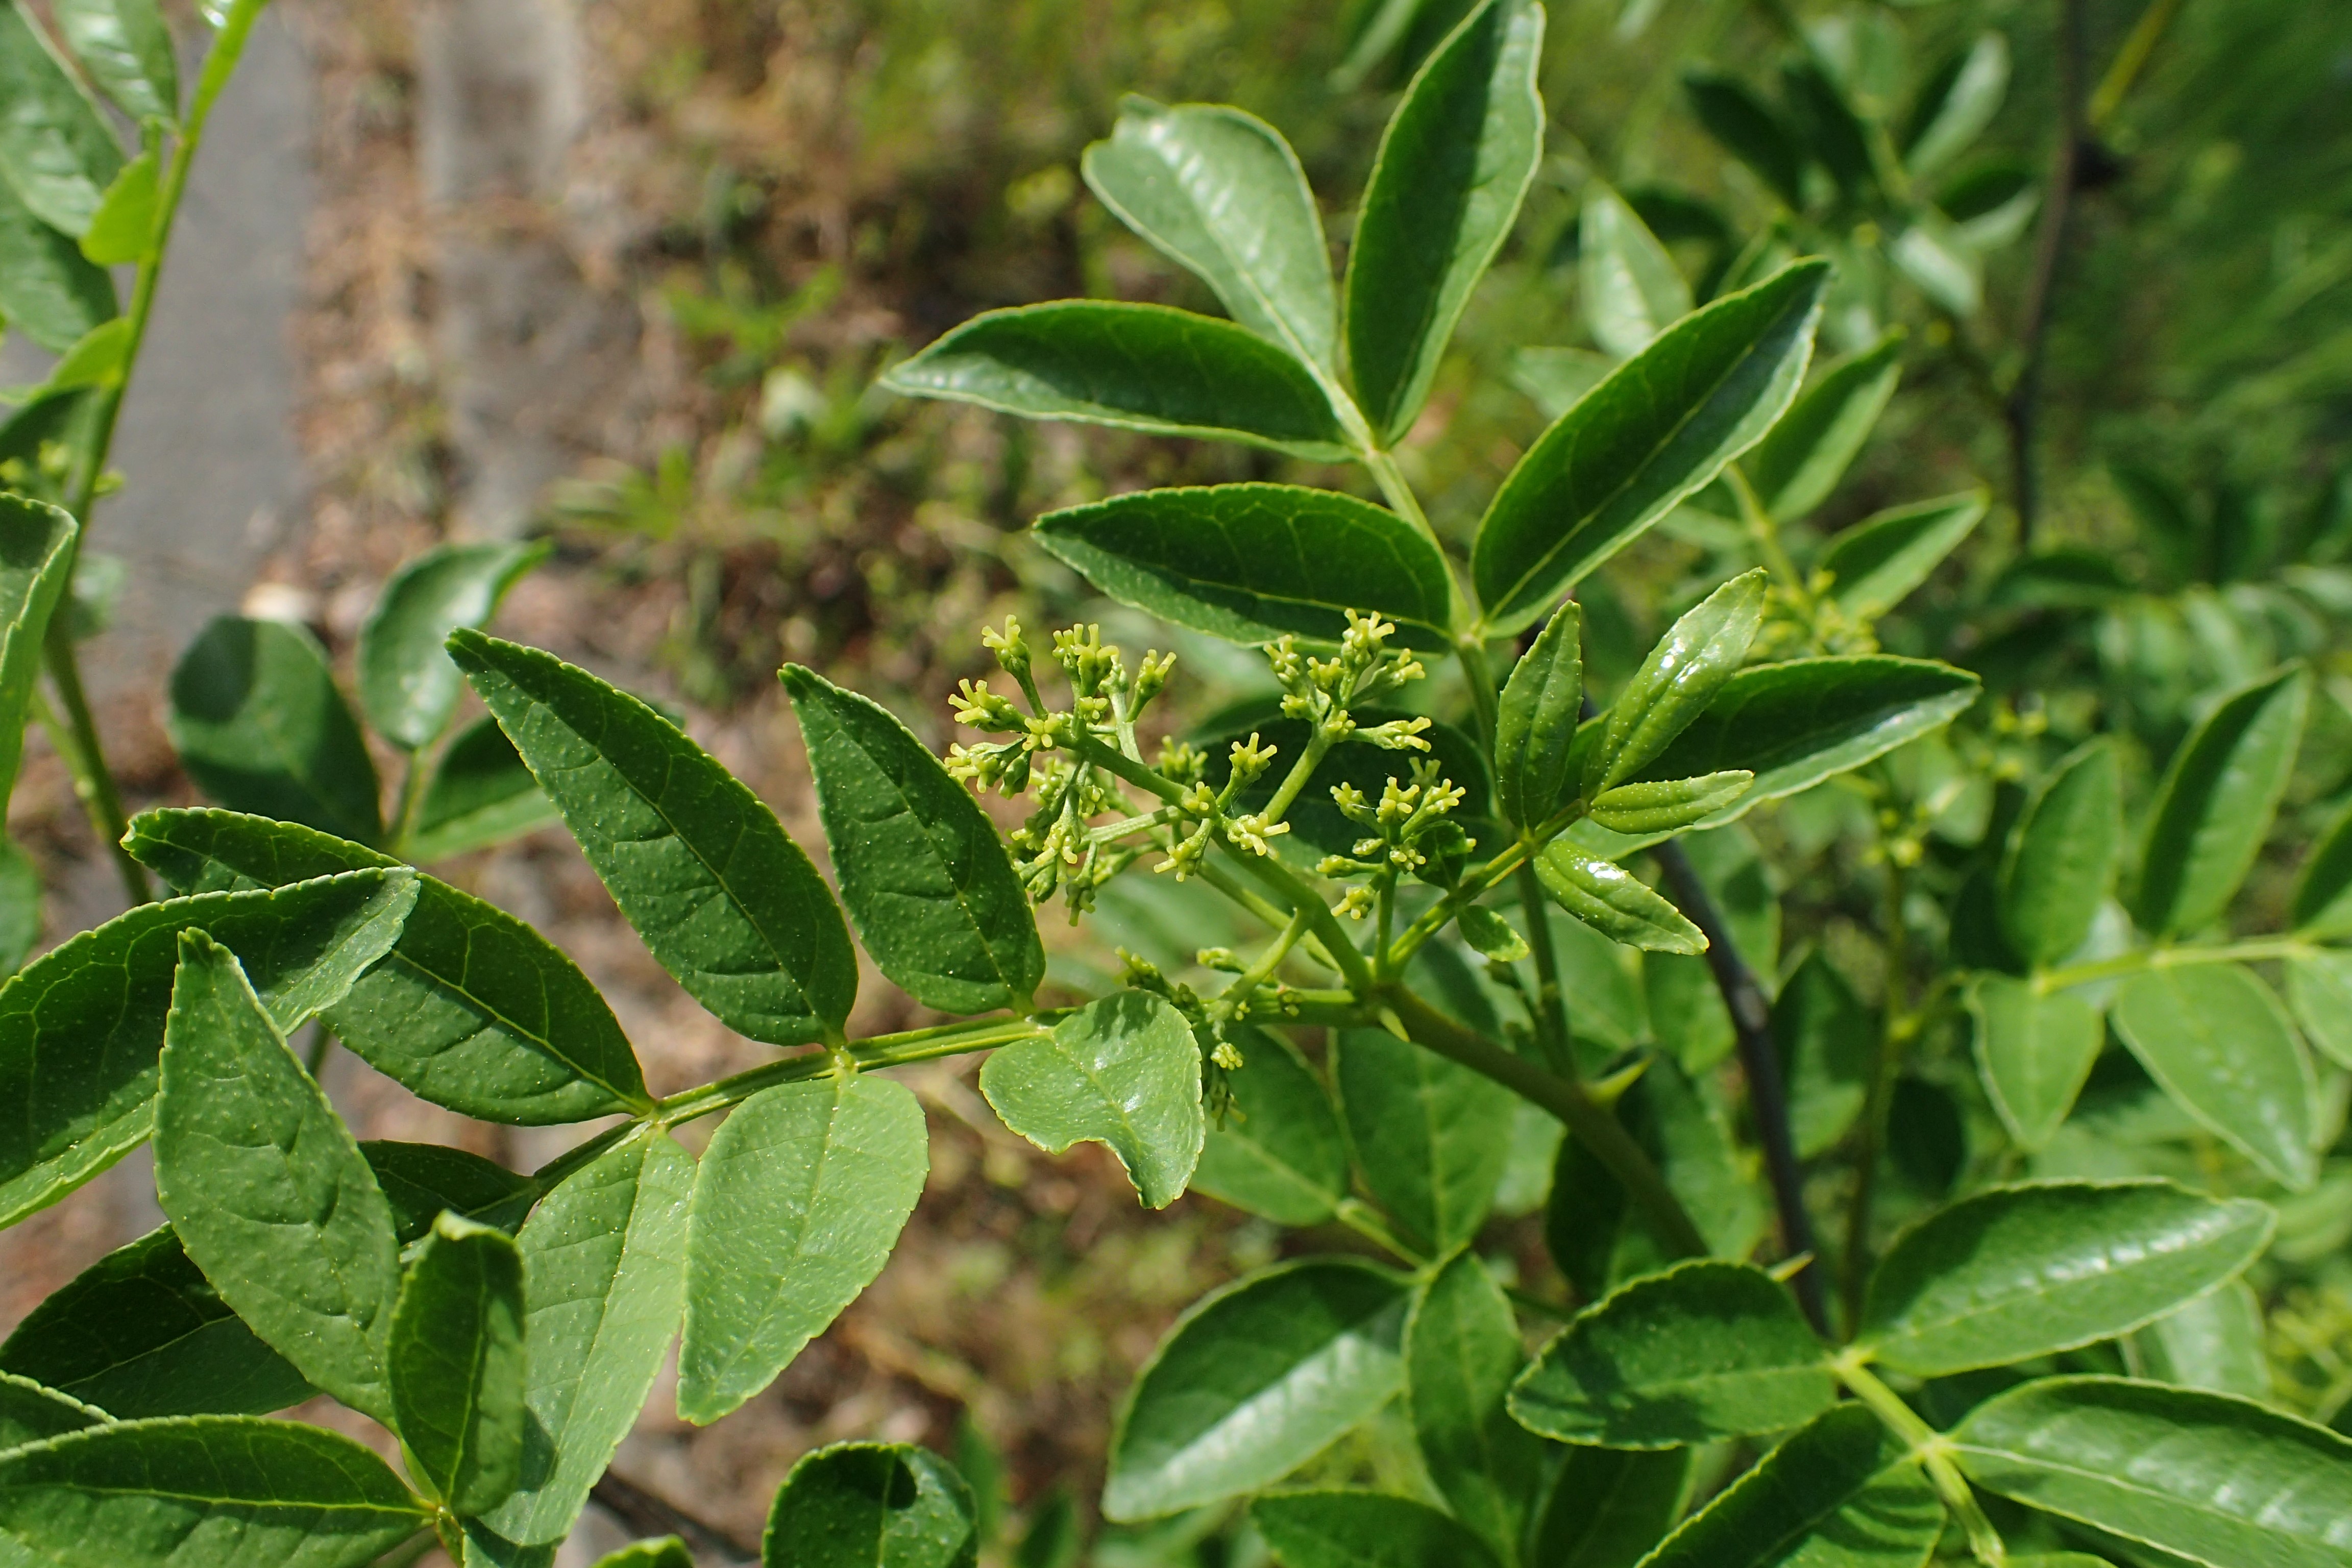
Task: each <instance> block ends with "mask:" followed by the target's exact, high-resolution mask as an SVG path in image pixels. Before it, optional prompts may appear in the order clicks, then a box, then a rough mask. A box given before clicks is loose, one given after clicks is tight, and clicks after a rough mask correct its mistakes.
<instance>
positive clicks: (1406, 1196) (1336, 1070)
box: [1332, 1029, 1513, 1256]
mask: <svg viewBox="0 0 2352 1568" xmlns="http://www.w3.org/2000/svg"><path fill="white" fill-rule="evenodd" d="M1337 1038H1338V1046H1337V1049H1336V1052H1335V1056H1334V1066H1333V1068H1332V1078H1333V1080H1334V1082H1335V1083H1336V1084H1337V1085H1338V1088H1339V1106H1340V1110H1341V1114H1342V1118H1343V1120H1344V1121H1345V1123H1346V1125H1347V1129H1348V1138H1349V1143H1350V1144H1351V1145H1352V1146H1353V1148H1354V1150H1355V1155H1356V1165H1357V1168H1358V1169H1359V1170H1360V1171H1361V1172H1362V1173H1363V1176H1364V1184H1365V1186H1366V1187H1367V1188H1369V1189H1370V1192H1371V1194H1372V1196H1373V1197H1375V1198H1377V1199H1378V1200H1379V1201H1380V1204H1381V1207H1382V1208H1384V1209H1386V1210H1388V1212H1389V1213H1390V1215H1392V1216H1393V1217H1394V1218H1395V1220H1396V1222H1397V1224H1398V1225H1399V1226H1401V1227H1402V1230H1403V1231H1404V1233H1405V1235H1406V1236H1407V1237H1410V1238H1412V1240H1413V1241H1414V1242H1415V1243H1416V1244H1418V1245H1420V1246H1422V1247H1425V1248H1427V1249H1428V1250H1429V1252H1430V1253H1431V1254H1432V1255H1433V1256H1442V1255H1443V1254H1444V1253H1446V1252H1449V1251H1451V1250H1453V1249H1454V1247H1460V1246H1461V1245H1463V1244H1464V1243H1465V1242H1466V1241H1468V1240H1469V1239H1470V1238H1471V1237H1474V1236H1475V1235H1477V1233H1478V1227H1479V1226H1481V1225H1483V1224H1484V1223H1486V1214H1487V1211H1488V1210H1489V1209H1490V1208H1492V1207H1493V1205H1494V1202H1495V1188H1496V1184H1497V1183H1499V1182H1500V1181H1501V1180H1502V1179H1503V1164H1504V1161H1505V1159H1506V1158H1507V1156H1508V1154H1509V1152H1510V1148H1509V1141H1510V1125H1511V1114H1512V1103H1513V1096H1512V1094H1511V1092H1510V1091H1509V1090H1508V1089H1504V1088H1502V1087H1501V1086H1500V1085H1498V1084H1496V1083H1495V1082H1494V1081H1493V1080H1492V1079H1486V1078H1481V1077H1480V1076H1479V1075H1478V1074H1476V1073H1474V1072H1472V1071H1471V1070H1470V1069H1469V1068H1465V1067H1463V1066H1462V1065H1460V1064H1459V1063H1457V1062H1453V1061H1449V1060H1447V1059H1446V1058H1444V1057H1441V1056H1439V1055H1438V1054H1437V1053H1436V1052H1434V1051H1430V1050H1424V1049H1423V1048H1422V1047H1419V1046H1415V1045H1412V1044H1409V1043H1408V1042H1406V1041H1403V1040H1400V1039H1398V1038H1397V1037H1395V1036H1394V1035H1391V1034H1389V1033H1387V1032H1386V1031H1385V1030H1380V1029H1349V1030H1345V1031H1343V1032H1341V1033H1340V1034H1339V1036H1338V1037H1337Z"/></svg>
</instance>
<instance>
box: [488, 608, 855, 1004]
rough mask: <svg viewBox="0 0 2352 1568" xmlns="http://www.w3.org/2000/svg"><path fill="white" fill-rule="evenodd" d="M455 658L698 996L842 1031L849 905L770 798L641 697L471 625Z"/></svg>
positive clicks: (850, 984)
mask: <svg viewBox="0 0 2352 1568" xmlns="http://www.w3.org/2000/svg"><path fill="white" fill-rule="evenodd" d="M449 652H450V656H451V657H452V658H455V659H456V660H457V665H458V668H461V669H463V670H464V671H465V672H466V674H467V679H470V680H471V681H472V682H473V683H474V689H476V690H477V691H479V692H480V693H481V694H482V700H483V701H485V702H487V703H488V705H489V709H490V711H491V712H492V713H494V714H496V715H497V716H498V720H499V724H500V726H501V727H503V728H504V729H505V731H506V732H507V734H508V736H509V738H511V739H512V740H513V742H514V743H515V750H517V751H518V752H521V753H522V758H523V761H524V762H526V763H530V771H531V773H532V775H533V776H534V777H536V778H537V779H538V780H539V783H540V787H541V789H544V790H546V791H547V794H548V797H549V798H550V799H551V800H553V801H554V802H555V804H556V806H557V808H558V809H559V810H561V811H562V813H563V820H564V822H565V823H566V825H568V826H570V827H571V829H572V837H575V838H577V839H578V840H579V841H580V847H581V848H582V849H583V850H584V851H585V852H586V854H587V856H588V863H589V864H590V865H591V866H593V867H594V868H595V869H596V874H597V875H598V876H599V877H601V878H603V879H604V886H605V888H606V889H608V890H609V891H610V892H611V893H612V895H613V901H614V903H616V904H618V905H620V907H621V912H622V913H623V914H624V915H625V916H627V917H628V921H629V923H630V924H631V925H633V926H635V927H636V928H637V934H638V935H640V936H642V937H643V938H644V939H645V942H646V947H647V948H649V949H650V950H652V952H653V955H654V957H655V958H656V959H658V960H659V961H660V962H661V965H662V967H663V968H665V969H667V970H668V971H669V972H670V973H672V974H673V975H675V976H677V982H678V984H680V985H682V986H684V987H685V988H686V991H687V994H688V995H690V996H692V997H693V998H694V999H695V1000H696V1001H698V1002H699V1003H701V1004H702V1005H704V1006H705V1007H707V1008H709V1010H710V1011H711V1013H712V1014H714V1015H715V1016H717V1017H718V1019H719V1022H720V1023H722V1024H725V1025H726V1026H728V1027H730V1028H731V1029H733V1030H735V1031H736V1032H737V1033H739V1034H743V1035H748V1036H750V1037H751V1038H753V1039H755V1040H766V1041H768V1042H770V1043H771V1044H774V1045H780V1046H795V1045H804V1044H808V1043H811V1042H813V1041H818V1040H827V1039H838V1038H839V1037H840V1036H841V1026H842V1023H843V1021H844V1020H845V1019H846V1018H847V1017H848V1016H849V1005H850V1003H851V1002H852V1001H853V1000H854V999H855V998H856V994H857V959H856V954H855V953H854V952H852V950H851V948H850V945H849V931H848V928H847V927H846V926H845V925H844V924H843V923H842V920H841V907H840V906H839V905H838V904H836V903H835V902H834V899H833V894H832V892H831V891H830V890H829V889H827V888H826V887H825V885H824V879H823V878H821V877H819V876H818V875H817V872H816V868H815V867H814V866H812V865H811V864H809V858H808V857H807V856H806V855H803V853H801V849H800V847H799V846H798V845H796V844H794V843H793V841H792V839H791V838H790V837H787V836H786V835H785V833H784V830H783V828H782V826H780V825H779V824H778V823H777V821H776V818H775V815H774V813H772V812H771V811H770V810H769V809H768V808H767V806H766V805H763V804H762V803H761V800H760V797H759V796H757V795H753V794H752V793H751V791H750V790H749V789H747V788H745V787H744V786H743V784H741V783H740V782H739V781H738V780H737V779H736V778H735V777H734V776H733V775H732V774H730V773H728V772H727V770H726V769H725V768H723V767H721V766H719V763H717V762H715V761H713V760H712V758H711V756H710V754H709V752H705V751H704V750H703V749H702V748H701V747H699V746H698V745H696V744H695V743H694V742H692V741H690V740H688V739H687V737H686V736H685V734H684V733H683V732H681V731H679V730H678V728H677V726H676V725H675V724H672V723H671V722H670V721H668V720H667V719H664V718H663V717H662V716H661V715H660V714H658V713H656V712H655V711H654V710H652V709H651V708H649V707H647V706H646V704H644V703H643V702H640V701H638V700H636V699H635V698H634V697H630V696H628V695H626V694H625V693H623V692H620V691H616V690H614V689H613V688H612V687H610V686H607V685H606V684H605V683H604V682H603V681H601V680H599V679H596V678H595V677H594V676H593V675H590V674H589V673H588V672H587V671H586V670H583V669H577V668H573V667H572V666H571V665H568V664H565V663H563V662H562V660H560V659H558V658H555V657H554V656H553V655H551V654H545V653H541V652H539V651H537V650H536V649H533V648H526V647H517V646H516V645H515V644H513V643H509V642H500V641H499V639H498V638H496V637H486V636H484V635H483V634H482V633H480V632H477V631H468V630H464V629H460V630H458V631H456V632H453V633H451V634H450V637H449Z"/></svg>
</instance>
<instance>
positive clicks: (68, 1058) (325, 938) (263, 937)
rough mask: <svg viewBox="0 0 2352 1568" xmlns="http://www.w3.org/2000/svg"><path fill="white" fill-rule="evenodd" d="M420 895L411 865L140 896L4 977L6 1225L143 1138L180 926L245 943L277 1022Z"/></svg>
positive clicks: (0, 1192)
mask: <svg viewBox="0 0 2352 1568" xmlns="http://www.w3.org/2000/svg"><path fill="white" fill-rule="evenodd" d="M415 898H416V878H415V873H413V872H409V871H362V872H356V873H352V874H350V875H347V876H341V877H335V878H331V879H319V880H316V881H310V882H305V883H303V884H301V885H299V886H298V887H292V888H286V889H279V890H278V891H274V892H249V893H214V894H207V895H205V896H204V897H202V898H194V899H173V900H170V901H169V902H167V903H160V904H143V905H142V906H140V907H139V908H137V909H135V910H131V911H129V912H128V913H126V914H121V915H118V916H116V917H115V918H114V919H113V920H110V921H107V922H106V923H105V924H104V925H101V926H99V927H97V928H96V929H95V930H92V931H83V932H82V933H81V934H80V935H79V936H76V937H72V938H70V939H68V941H66V942H61V943H59V944H58V946H57V947H55V948H52V949H51V950H50V951H49V952H46V953H43V954H42V955H41V956H40V957H39V958H37V959H35V960H34V961H33V962H32V963H29V964H26V966H25V968H24V969H23V970H22V971H21V972H19V973H17V975H16V977H15V978H14V979H12V980H10V981H9V982H8V983H7V984H5V985H0V1104H6V1105H10V1106H14V1107H16V1108H17V1110H16V1113H15V1114H14V1115H12V1116H10V1117H9V1118H8V1119H7V1120H6V1121H5V1122H0V1226H9V1225H14V1224H16V1222H17V1221H18V1220H20V1219H22V1218H24V1217H25V1216H26V1215H28V1214H31V1213H32V1212H34V1211H35V1210H36V1209H40V1208H45V1207H47V1205H50V1204H53V1203H55V1202H57V1201H58V1199H59V1198H61V1197H63V1196H65V1195H66V1194H68V1193H69V1192H72V1191H73V1190H74V1189H75V1188H76V1187H79V1186H80V1185H81V1184H83V1183H84V1182H87V1181H89V1179H90V1178H91V1177H93V1176H95V1175H97V1174H98V1173H100V1172H101V1171H103V1170H105V1169H106V1168H107V1167H108V1166H110V1165H111V1164H113V1163H114V1162H115V1161H117V1160H119V1159H121V1157H122V1156H123V1155H124V1154H126V1153H128V1152H131V1150H133V1149H135V1148H137V1147H138V1146H139V1145H140V1144H142V1143H143V1142H146V1141H147V1135H148V1133H149V1131H152V1128H153V1126H154V1095H155V1071H156V1066H155V1064H156V1059H157V1058H158V1057H159V1056H161V1055H162V1053H163V1020H164V1016H165V1014H166V1013H168V1012H169V1011H170V1009H171V1005H172V982H173V973H174V972H175V970H176V968H177V965H178V963H179V947H178V933H180V932H181V931H191V930H203V931H210V932H211V933H212V934H213V937H214V939H215V940H216V941H218V942H221V943H223V944H224V945H226V946H227V947H229V948H230V949H231V950H232V951H233V952H237V953H239V954H241V955H242V957H243V960H244V962H245V964H246V975H247V979H249V980H251V981H252V982H253V984H254V987H255V989H257V991H259V992H260V993H261V994H262V997H263V1000H264V1002H265V1005H267V1006H268V1009H269V1013H270V1017H271V1020H272V1021H273V1022H274V1023H276V1025H277V1026H278V1028H279V1029H280V1030H281V1031H283V1030H286V1029H290V1028H293V1027H294V1026H297V1025H299V1024H301V1023H303V1022H304V1021H305V1020H307V1019H309V1018H310V1017H311V1016H313V1015H315V1014H316V1013H318V1012H319V1011H320V1009H321V1008H323V1007H327V1006H331V1005H333V1004H334V1003H335V1002H336V1001H337V1000H338V999H340V998H341V996H342V995H343V994H344V993H345V992H347V991H349V990H350V989H351V986H352V982H353V980H354V979H355V978H356V977H357V976H359V975H361V974H362V973H366V971H367V970H368V968H369V967H370V966H371V965H373V963H375V962H376V961H377V960H378V959H380V958H382V957H383V955H384V953H385V952H387V951H388V950H389V949H390V948H391V946H392V944H393V943H394V941H396V940H397V939H398V938H399V935H400V929H401V924H402V922H403V921H405V920H406V919H407V917H408V911H409V909H410V908H411V906H412V905H413V904H414V902H415Z"/></svg>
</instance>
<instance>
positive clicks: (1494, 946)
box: [1454, 904, 1528, 963]
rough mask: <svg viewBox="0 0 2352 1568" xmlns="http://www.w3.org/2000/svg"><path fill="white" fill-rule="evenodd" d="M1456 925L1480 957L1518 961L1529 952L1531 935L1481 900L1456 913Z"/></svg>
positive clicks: (1499, 960)
mask: <svg viewBox="0 0 2352 1568" xmlns="http://www.w3.org/2000/svg"><path fill="white" fill-rule="evenodd" d="M1454 928H1455V929H1456V930H1458V931H1461V933H1462V940H1463V941H1464V942H1468V943H1469V944H1470V946H1471V947H1472V949H1474V950H1475V952H1477V953H1478V955H1479V956H1480V957H1482V958H1490V959H1492V960H1494V961H1495V962H1496V963H1518V962H1519V961H1520V960H1521V959H1523V958H1525V957H1527V955H1528V939H1527V938H1525V937H1523V936H1521V935H1520V934H1519V931H1518V928H1517V926H1514V925H1513V924H1512V923H1511V922H1510V921H1507V920H1505V919H1504V918H1503V917H1502V916H1500V915H1498V914H1496V912H1495V911H1494V910H1490V909H1487V908H1486V907H1485V906H1484V905H1481V904H1470V905H1467V906H1465V908H1464V909H1463V910H1461V912H1460V913H1458V914H1456V915H1455V916H1454Z"/></svg>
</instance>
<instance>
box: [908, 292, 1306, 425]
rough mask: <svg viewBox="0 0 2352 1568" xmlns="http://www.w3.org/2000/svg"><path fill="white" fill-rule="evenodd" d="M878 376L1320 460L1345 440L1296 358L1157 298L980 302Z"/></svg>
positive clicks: (1001, 407) (1030, 413)
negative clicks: (1008, 305)
mask: <svg viewBox="0 0 2352 1568" xmlns="http://www.w3.org/2000/svg"><path fill="white" fill-rule="evenodd" d="M1325 289H1326V290H1327V292H1328V289H1329V283H1328V274H1327V275H1326V282H1325ZM883 384H884V385H886V386H887V387H889V388H890V389H891V390H892V391H894V392H902V393H905V394H907V395H908V396H910V397H944V398H950V399H953V400H954V401H956V402H959V403H976V404H978V405H981V406H982V407H983V408H993V409H995V410H997V411H998V412H999V413H1003V414H1017V415H1020V416H1023V417H1024V418H1029V419H1068V420H1076V421H1078V422H1080V423H1083V424H1087V425H1109V426H1117V427H1118V428H1119V429H1123V430H1141V431H1144V432H1146V433H1148V434H1151V435H1156V436H1199V437H1207V438H1209V439H1211V440H1227V441H1247V442H1251V443H1253V444H1254V445H1256V446H1261V447H1273V448H1274V449H1275V450H1276V451H1278V452H1287V453H1290V454H1291V455H1293V456H1295V457H1300V458H1312V459H1315V460H1318V461H1322V462H1332V461H1336V460H1338V459H1339V458H1341V457H1343V456H1344V455H1345V454H1346V451H1347V448H1346V446H1345V445H1344V443H1345V441H1346V438H1347V437H1346V436H1345V434H1344V433H1343V432H1342V431H1341V430H1340V428H1339V418H1338V416H1335V415H1334V414H1333V413H1332V412H1331V402H1330V399H1329V397H1328V396H1327V395H1325V393H1324V390H1323V388H1322V387H1320V386H1318V385H1317V384H1316V381H1315V377H1314V376H1313V375H1312V374H1309V373H1308V371H1307V367H1306V366H1304V365H1302V364H1300V363H1298V361H1297V360H1296V359H1293V358H1292V357H1291V356H1290V355H1289V354H1287V353H1284V352H1283V351H1282V350H1281V349H1280V348H1277V347H1276V346H1275V345H1274V344H1273V343H1269V342H1266V341H1265V339H1264V338H1262V337H1259V336H1257V335H1256V334H1255V333H1254V332H1249V331H1244V330H1243V329H1242V328H1240V327H1236V326H1234V325H1232V324H1231V323H1229V322H1225V321H1218V320H1216V319H1215V318H1214V317H1212V316H1196V315H1194V314H1192V312H1191V311H1189V310H1170V309H1169V308H1168V307H1166V306H1164V305H1121V304H1113V303H1109V302H1108V301H1102V300H1066V301H1062V302H1060V303H1056V304H1051V305H1028V306H1023V307H1020V308H1017V309H1014V310H991V311H989V312H988V313H987V314H985V315H982V316H976V317H974V318H973V319H972V320H971V321H966V322H965V323H964V324H963V325H962V326H961V327H958V328H957V329H956V330H955V331H951V332H950V333H948V334H947V336H945V337H943V338H941V339H940V340H939V342H935V343H933V344H931V345H930V346H929V348H926V349H925V350H923V352H922V353H919V354H917V355H916V356H915V357H914V358H912V359H910V360H906V361H904V362H902V363H898V364H896V365H893V366H892V367H891V368H890V371H889V374H887V375H885V376H884V377H883Z"/></svg>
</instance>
